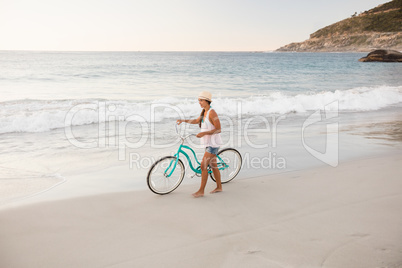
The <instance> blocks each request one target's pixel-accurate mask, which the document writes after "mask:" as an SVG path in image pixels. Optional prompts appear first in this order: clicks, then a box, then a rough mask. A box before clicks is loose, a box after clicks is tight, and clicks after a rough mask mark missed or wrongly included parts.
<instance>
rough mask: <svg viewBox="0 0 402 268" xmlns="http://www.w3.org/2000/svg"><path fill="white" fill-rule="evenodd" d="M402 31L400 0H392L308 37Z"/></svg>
mask: <svg viewBox="0 0 402 268" xmlns="http://www.w3.org/2000/svg"><path fill="white" fill-rule="evenodd" d="M400 31H402V0H394V1H392V2H388V3H385V4H383V5H381V6H378V7H376V8H373V9H370V10H369V11H365V12H363V13H362V14H360V15H359V16H354V15H353V16H352V17H351V18H348V19H345V20H342V21H340V22H337V23H335V24H332V25H330V26H327V27H325V28H322V29H320V30H318V31H316V32H315V33H313V34H311V36H310V38H320V37H326V36H332V35H334V34H336V35H341V34H350V33H361V32H400Z"/></svg>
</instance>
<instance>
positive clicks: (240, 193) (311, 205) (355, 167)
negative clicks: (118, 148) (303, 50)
mask: <svg viewBox="0 0 402 268" xmlns="http://www.w3.org/2000/svg"><path fill="white" fill-rule="evenodd" d="M401 163H402V154H397V155H391V156H383V157H376V158H370V159H361V160H355V161H351V162H347V163H340V165H339V166H338V167H336V168H332V167H321V168H314V169H309V170H304V171H294V172H287V173H282V174H276V175H271V176H263V177H255V178H250V179H241V180H240V179H239V180H236V179H235V180H234V181H232V182H230V183H229V184H225V185H224V192H222V193H217V194H213V195H211V194H207V195H206V196H205V197H203V198H198V199H196V198H192V197H191V193H192V192H194V191H195V190H196V189H197V187H198V184H194V185H183V186H181V187H179V188H178V189H177V190H176V191H175V192H173V193H172V194H169V195H166V196H158V195H155V194H153V193H151V192H150V191H137V192H124V193H113V194H103V195H96V196H89V197H80V198H73V199H66V200H57V201H49V202H41V203H36V204H28V205H27V204H25V205H19V206H14V207H10V206H9V207H3V208H2V209H0V267H7V268H12V267H30V268H31V267H355V268H358V267H364V268H367V267H402V213H401V211H402V165H401ZM194 180H195V179H194ZM213 188H214V184H213V183H212V181H209V182H208V185H207V190H209V191H210V190H212V189H213Z"/></svg>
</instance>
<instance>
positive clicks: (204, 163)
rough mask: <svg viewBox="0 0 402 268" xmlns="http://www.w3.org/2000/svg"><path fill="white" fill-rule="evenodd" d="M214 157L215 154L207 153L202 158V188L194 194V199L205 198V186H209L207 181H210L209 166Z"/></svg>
mask: <svg viewBox="0 0 402 268" xmlns="http://www.w3.org/2000/svg"><path fill="white" fill-rule="evenodd" d="M214 156H215V155H214V154H210V153H208V152H205V154H204V157H203V158H202V161H201V186H200V189H199V190H198V191H197V192H195V193H193V196H194V197H202V196H204V190H205V186H207V181H208V165H209V163H210V161H211V159H212V158H213V157H214Z"/></svg>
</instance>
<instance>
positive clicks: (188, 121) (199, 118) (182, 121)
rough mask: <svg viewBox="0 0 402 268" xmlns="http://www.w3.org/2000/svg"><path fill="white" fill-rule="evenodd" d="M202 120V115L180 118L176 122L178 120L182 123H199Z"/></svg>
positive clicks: (178, 122)
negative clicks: (185, 118) (192, 117)
mask: <svg viewBox="0 0 402 268" xmlns="http://www.w3.org/2000/svg"><path fill="white" fill-rule="evenodd" d="M200 121H201V116H200V117H198V118H197V119H187V120H181V119H179V120H177V121H176V122H177V124H179V125H180V124H181V123H188V124H199V123H200Z"/></svg>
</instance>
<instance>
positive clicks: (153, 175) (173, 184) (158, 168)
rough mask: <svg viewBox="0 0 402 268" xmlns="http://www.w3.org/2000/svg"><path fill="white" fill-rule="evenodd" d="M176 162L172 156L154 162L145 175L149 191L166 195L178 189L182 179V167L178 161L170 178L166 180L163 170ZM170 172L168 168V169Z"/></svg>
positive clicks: (183, 170) (181, 163)
mask: <svg viewBox="0 0 402 268" xmlns="http://www.w3.org/2000/svg"><path fill="white" fill-rule="evenodd" d="M172 161H176V157H174V156H166V157H163V158H161V159H159V160H158V161H156V162H155V163H154V164H153V165H152V167H151V168H150V169H149V172H148V175H147V184H148V187H149V189H150V190H151V191H152V192H154V193H155V194H160V195H164V194H168V193H171V192H173V191H174V190H176V189H177V187H179V185H180V184H181V182H182V181H183V178H184V172H185V169H184V165H183V162H182V161H181V160H180V159H179V160H178V161H177V165H176V168H175V170H174V171H173V173H172V174H171V176H170V177H169V178H168V177H167V176H166V175H165V170H166V169H167V168H168V167H169V166H170V165H171V164H174V163H171V162H172ZM169 170H170V168H169Z"/></svg>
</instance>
